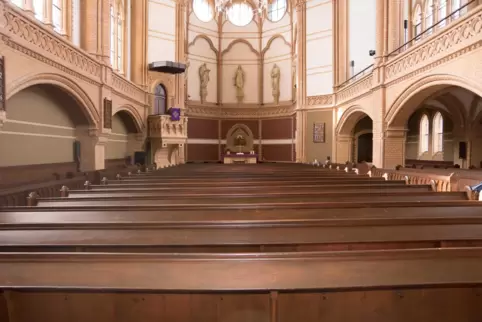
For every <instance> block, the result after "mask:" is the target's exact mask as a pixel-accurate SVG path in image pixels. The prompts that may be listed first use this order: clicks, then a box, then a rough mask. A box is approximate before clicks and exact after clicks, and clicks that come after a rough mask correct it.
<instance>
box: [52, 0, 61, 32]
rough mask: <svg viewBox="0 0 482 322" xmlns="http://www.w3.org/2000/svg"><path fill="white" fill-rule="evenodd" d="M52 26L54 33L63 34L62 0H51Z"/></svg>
mask: <svg viewBox="0 0 482 322" xmlns="http://www.w3.org/2000/svg"><path fill="white" fill-rule="evenodd" d="M52 24H53V25H54V30H55V31H56V32H58V33H63V31H64V26H63V24H64V23H63V0H52Z"/></svg>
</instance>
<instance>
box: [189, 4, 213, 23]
mask: <svg viewBox="0 0 482 322" xmlns="http://www.w3.org/2000/svg"><path fill="white" fill-rule="evenodd" d="M192 7H193V10H194V14H195V15H196V17H197V18H198V19H199V20H201V21H203V22H209V21H211V20H212V19H213V18H214V8H213V5H212V2H211V1H209V0H193V2H192Z"/></svg>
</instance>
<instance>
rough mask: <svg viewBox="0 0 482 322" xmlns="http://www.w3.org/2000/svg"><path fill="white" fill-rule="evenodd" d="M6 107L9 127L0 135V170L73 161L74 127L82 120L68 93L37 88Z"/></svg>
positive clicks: (28, 91) (48, 87)
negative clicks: (7, 167) (10, 167)
mask: <svg viewBox="0 0 482 322" xmlns="http://www.w3.org/2000/svg"><path fill="white" fill-rule="evenodd" d="M7 104H8V119H7V123H6V124H5V125H4V126H3V128H2V131H0V155H1V157H0V167H6V166H20V165H31V164H47V163H63V162H73V161H74V155H73V143H74V141H75V139H76V135H75V127H76V125H80V124H81V123H82V122H81V120H82V116H81V115H79V112H80V108H79V107H78V106H77V105H76V104H75V102H73V100H72V99H71V98H70V97H69V96H68V95H67V94H66V93H64V92H62V91H60V90H58V89H53V88H52V87H51V86H34V87H31V88H28V89H26V90H23V91H21V92H19V93H18V94H16V95H14V96H13V97H12V98H10V99H9V100H8V102H7ZM66 107H68V109H67V108H66ZM74 120H75V121H74Z"/></svg>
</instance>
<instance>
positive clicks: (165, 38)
mask: <svg viewBox="0 0 482 322" xmlns="http://www.w3.org/2000/svg"><path fill="white" fill-rule="evenodd" d="M148 19H149V28H148V34H147V38H148V40H147V63H152V62H154V61H163V60H168V61H175V60H176V59H175V58H176V2H175V1H172V0H149V7H148ZM134 23H141V22H134Z"/></svg>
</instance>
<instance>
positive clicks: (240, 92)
mask: <svg viewBox="0 0 482 322" xmlns="http://www.w3.org/2000/svg"><path fill="white" fill-rule="evenodd" d="M234 86H235V87H236V98H237V99H238V103H241V102H242V101H243V99H244V71H243V69H242V68H241V65H238V69H236V73H235V75H234Z"/></svg>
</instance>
